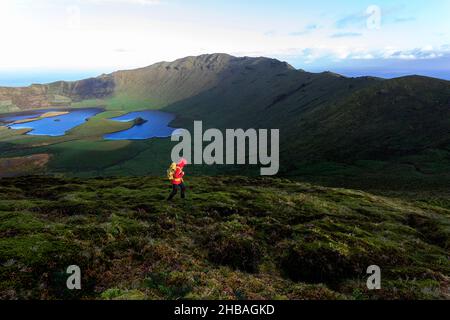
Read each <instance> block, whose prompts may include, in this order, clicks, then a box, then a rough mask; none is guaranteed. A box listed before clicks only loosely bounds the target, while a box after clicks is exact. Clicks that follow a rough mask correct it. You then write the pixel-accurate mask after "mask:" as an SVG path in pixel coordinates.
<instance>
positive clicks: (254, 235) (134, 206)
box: [0, 176, 450, 299]
mask: <svg viewBox="0 0 450 320" xmlns="http://www.w3.org/2000/svg"><path fill="white" fill-rule="evenodd" d="M187 184H188V198H187V199H186V200H185V201H182V200H181V199H179V197H177V198H176V199H175V201H173V202H172V203H167V202H166V201H165V198H166V196H167V194H168V192H169V186H168V183H167V182H166V181H164V179H162V178H153V177H139V178H97V179H71V178H56V177H46V176H42V177H38V176H34V177H21V178H4V179H1V180H0V299H17V298H19V299H31V298H37V299H61V298H63V299H65V298H85V299H177V298H187V299H218V298H221V299H448V298H449V287H448V286H449V277H450V266H449V263H448V262H449V260H448V259H449V245H450V241H449V240H450V238H449V235H450V197H447V196H445V195H439V196H430V195H427V197H424V199H426V200H421V198H420V197H414V199H415V200H410V198H409V197H402V195H401V194H396V195H391V196H389V197H387V196H379V195H374V194H369V193H365V192H362V191H352V190H347V189H333V188H325V187H319V186H314V185H310V184H305V183H300V182H293V181H290V180H285V179H268V178H267V179H262V178H257V179H251V178H244V177H194V178H190V179H188V181H187ZM71 264H76V265H78V266H80V267H81V270H82V290H80V291H69V290H67V289H66V279H67V277H68V275H67V274H66V273H65V269H66V268H67V267H68V266H69V265H71ZM372 264H376V265H379V266H380V267H381V270H382V290H377V291H368V290H367V289H366V279H367V275H366V268H367V267H368V266H369V265H372Z"/></svg>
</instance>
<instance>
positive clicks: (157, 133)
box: [104, 110, 176, 140]
mask: <svg viewBox="0 0 450 320" xmlns="http://www.w3.org/2000/svg"><path fill="white" fill-rule="evenodd" d="M136 118H142V119H144V120H146V122H144V123H142V124H137V125H134V126H133V127H131V128H130V129H127V130H123V131H118V132H114V133H110V134H107V135H105V136H104V138H105V139H107V140H144V139H151V138H165V137H169V136H170V135H171V134H172V132H173V131H175V130H176V129H175V128H171V127H169V123H170V122H171V121H172V120H173V119H174V118H175V116H174V115H173V114H171V113H167V112H161V111H155V110H144V111H136V112H130V113H127V114H125V115H123V116H120V117H115V118H111V120H115V121H121V122H129V121H133V120H135V119H136Z"/></svg>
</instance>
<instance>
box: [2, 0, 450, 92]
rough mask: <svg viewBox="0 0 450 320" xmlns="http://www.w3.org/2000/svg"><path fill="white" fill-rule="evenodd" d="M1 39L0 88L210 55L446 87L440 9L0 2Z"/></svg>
mask: <svg viewBox="0 0 450 320" xmlns="http://www.w3.org/2000/svg"><path fill="white" fill-rule="evenodd" d="M0 36H1V39H2V45H1V47H0V85H26V84H30V83H33V82H48V81H53V80H60V79H62V80H75V79H79V78H84V77H87V76H95V75H98V74H101V73H108V72H112V71H115V70H122V69H132V68H137V67H143V66H147V65H150V64H152V63H155V62H159V61H171V60H174V59H177V58H181V57H185V56H189V55H199V54H204V53H216V52H223V53H229V54H232V55H236V56H267V57H273V58H277V59H280V60H283V61H287V62H288V63H290V64H291V65H293V66H294V67H296V68H299V69H304V70H307V71H312V72H321V71H333V72H338V73H342V74H344V75H348V76H360V75H374V76H381V77H388V78H389V77H396V76H402V75H407V74H422V75H428V76H434V77H439V78H446V79H450V1H448V0H433V1H429V0H370V1H366V0H358V1H354V0H352V1H350V0H340V1H337V0H314V1H302V0H278V1H275V0H274V1H269V0H258V1H257V0H247V1H244V0H0Z"/></svg>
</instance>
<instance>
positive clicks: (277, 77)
mask: <svg viewBox="0 0 450 320" xmlns="http://www.w3.org/2000/svg"><path fill="white" fill-rule="evenodd" d="M64 101H65V102H64ZM68 101H69V102H68ZM64 103H65V104H66V105H67V106H70V107H80V106H98V105H100V106H103V107H105V108H106V109H107V111H108V113H105V114H103V115H99V116H98V117H96V118H95V119H93V120H92V121H88V123H87V124H85V125H82V126H80V127H79V128H77V129H76V130H73V131H71V132H70V135H69V136H68V137H65V138H63V139H53V138H42V137H23V136H18V135H11V134H6V133H2V132H0V134H3V135H4V137H5V138H0V139H1V141H0V151H1V152H2V154H1V157H2V159H7V158H9V159H11V158H17V157H20V156H27V155H30V154H49V155H50V156H51V157H50V160H49V162H48V164H47V165H46V166H45V167H44V168H43V170H44V172H47V173H64V174H68V175H79V176H96V175H106V176H107V175H117V174H119V175H123V174H124V175H146V174H161V172H162V171H163V170H164V168H162V167H164V165H163V164H164V163H167V162H168V161H169V159H168V154H167V152H168V151H169V150H170V147H171V143H170V141H167V140H160V141H131V142H128V143H118V142H105V141H103V140H102V138H101V137H102V134H104V133H105V132H113V131H114V130H115V127H114V126H113V125H112V122H108V121H106V120H102V122H101V123H100V122H99V118H103V119H104V118H105V117H106V115H111V114H112V113H109V111H115V112H117V113H116V114H121V113H124V112H127V111H130V110H142V109H162V110H165V111H169V112H173V113H175V114H176V115H177V118H176V120H175V121H174V122H173V123H172V125H173V126H175V127H186V128H190V127H191V126H192V122H193V121H194V120H202V121H203V123H204V127H205V128H207V127H218V128H239V127H242V128H251V127H253V128H279V129H280V143H281V146H280V148H281V154H280V156H281V174H283V175H290V176H297V177H299V176H301V177H302V178H304V179H313V180H315V181H321V182H322V183H331V184H334V185H338V184H340V183H341V181H342V182H345V183H348V184H355V185H357V186H361V185H362V184H367V183H369V184H370V183H373V184H375V185H377V184H385V183H386V181H389V182H392V183H393V184H394V183H395V184H399V185H401V186H410V185H411V184H416V185H422V184H424V183H425V184H427V185H433V186H435V185H436V186H439V187H443V186H445V185H447V184H448V182H449V181H450V173H449V170H448V168H449V167H450V153H449V152H450V82H448V81H444V80H438V79H432V78H426V77H418V76H410V77H404V78H398V79H392V80H383V79H378V78H371V77H361V78H346V77H343V76H340V75H337V74H334V73H331V72H324V73H308V72H305V71H303V70H295V69H294V68H293V67H291V66H290V65H288V64H287V63H284V62H280V61H278V60H275V59H269V58H262V57H261V58H249V57H242V58H237V57H233V56H230V55H226V54H212V55H201V56H198V57H186V58H183V59H179V60H176V61H174V62H161V63H157V64H154V65H151V66H149V67H145V68H141V69H136V70H126V71H118V72H114V73H112V74H108V75H101V76H100V77H97V78H92V79H86V80H81V81H76V82H56V83H52V84H48V85H33V86H31V87H28V88H0V107H1V108H3V107H4V108H3V109H2V110H4V111H7V110H13V109H14V108H15V109H28V108H35V107H48V106H55V105H62V104H64ZM2 106H3V107H2ZM115 126H116V127H117V125H115ZM94 128H95V129H96V130H97V131H95V130H92V129H94ZM84 132H88V133H89V134H86V133H84ZM0 137H1V136H0ZM102 150H105V151H108V152H103V151H102ZM111 150H115V151H111ZM113 153H114V154H113ZM83 158H86V159H87V158H89V159H92V161H89V162H86V163H83V165H82V166H81V164H80V161H76V160H75V159H83ZM0 161H1V159H0ZM4 161H6V160H4ZM142 163H146V164H147V165H146V166H143V165H142ZM156 164H157V165H156ZM160 164H161V165H162V167H159V165H160ZM77 166H80V167H79V168H77ZM241 169H242V168H241ZM221 170H223V173H228V172H229V171H228V168H223V167H221V168H205V167H203V168H198V169H197V171H198V172H200V173H209V172H217V171H221ZM232 171H233V170H232ZM244 172H245V173H247V172H248V174H250V172H251V170H249V171H247V169H245V170H244Z"/></svg>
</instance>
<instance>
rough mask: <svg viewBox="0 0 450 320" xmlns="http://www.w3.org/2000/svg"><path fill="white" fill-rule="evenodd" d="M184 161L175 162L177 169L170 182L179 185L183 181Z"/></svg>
mask: <svg viewBox="0 0 450 320" xmlns="http://www.w3.org/2000/svg"><path fill="white" fill-rule="evenodd" d="M183 167H184V163H180V164H177V169H176V170H175V173H174V174H173V180H172V184H175V185H179V184H180V183H182V182H183V176H184V171H183Z"/></svg>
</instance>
